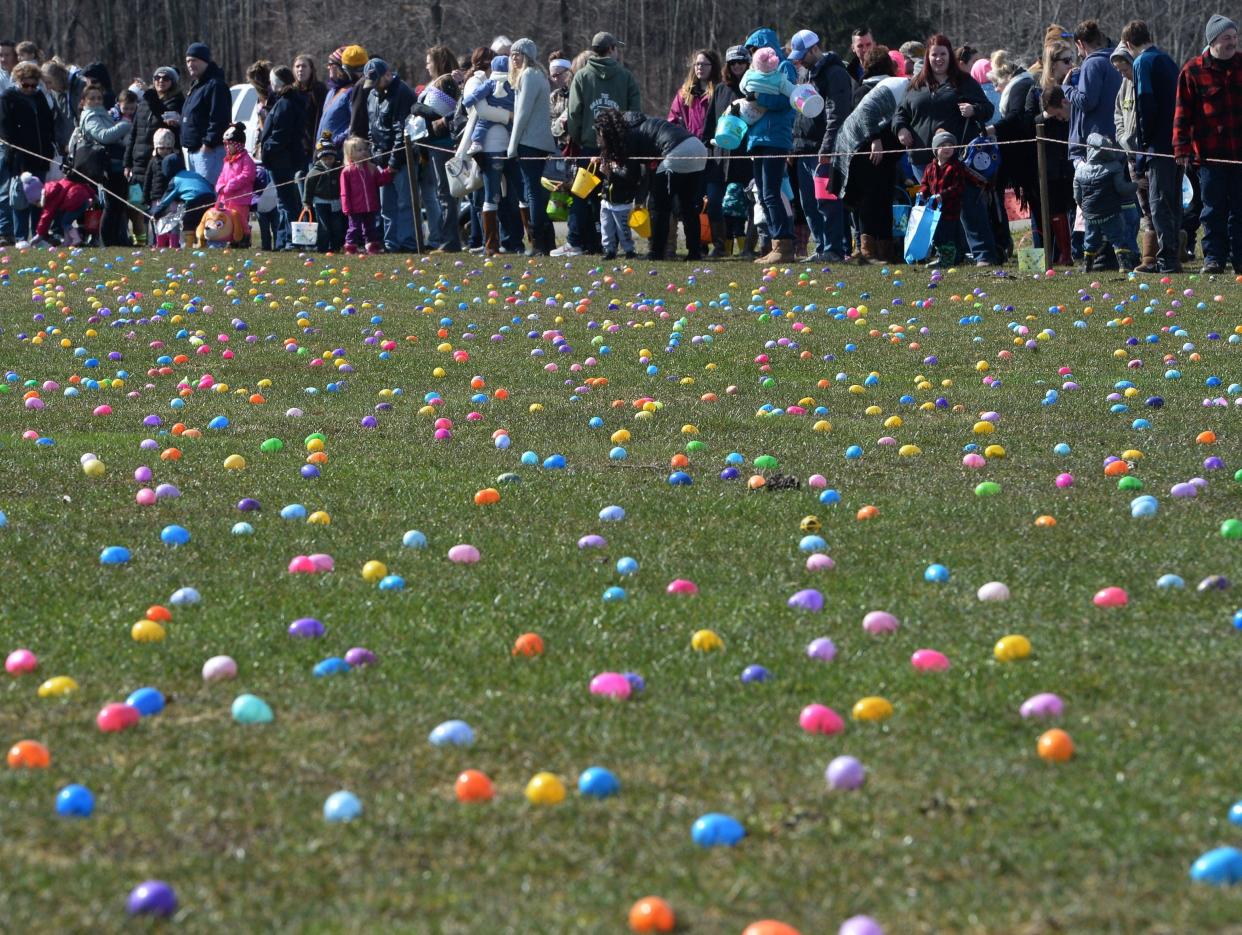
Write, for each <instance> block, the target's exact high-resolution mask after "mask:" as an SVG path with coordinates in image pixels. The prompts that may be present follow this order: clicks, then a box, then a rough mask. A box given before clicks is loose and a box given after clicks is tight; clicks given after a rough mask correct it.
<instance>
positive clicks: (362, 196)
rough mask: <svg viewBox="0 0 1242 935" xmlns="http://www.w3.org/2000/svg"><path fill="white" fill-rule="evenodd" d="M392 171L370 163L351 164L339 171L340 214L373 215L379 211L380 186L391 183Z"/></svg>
mask: <svg viewBox="0 0 1242 935" xmlns="http://www.w3.org/2000/svg"><path fill="white" fill-rule="evenodd" d="M392 177H393V171H392V169H376V168H375V166H374V164H372V163H370V162H351V163H349V164H348V165H347V166H345V168H344V169H342V170H341V213H343V214H345V215H347V216H348V215H351V214H374V213H375V212H376V211H378V210H379V209H380V197H379V190H380V186H382V185H387V184H388V183H389V182H391V181H392Z"/></svg>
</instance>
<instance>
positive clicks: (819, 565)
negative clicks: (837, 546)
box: [806, 552, 837, 571]
mask: <svg viewBox="0 0 1242 935" xmlns="http://www.w3.org/2000/svg"><path fill="white" fill-rule="evenodd" d="M836 566H837V563H836V562H835V561H833V559H832V557H831V556H829V555H825V554H824V553H822V552H813V553H811V554H810V555H808V556H807V557H806V570H807V571H831V570H832V569H833V568H835V567H836Z"/></svg>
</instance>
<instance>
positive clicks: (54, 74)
mask: <svg viewBox="0 0 1242 935" xmlns="http://www.w3.org/2000/svg"><path fill="white" fill-rule="evenodd" d="M40 71H41V72H42V74H43V88H44V90H45V91H46V92H47V103H48V106H49V107H51V109H52V139H53V140H55V142H56V151H57V152H58V153H60V154H61V155H62V156H63V155H64V154H65V153H66V152H68V151H69V138H70V137H71V136H73V128H74V127H76V126H77V125H78V121H77V117H76V116H75V115H74V113H73V110H72V105H71V104H70V103H69V69H68V68H66V67H65V63H64V62H62V61H61V60H60V59H58V58H52V59H49V60H48V61H46V62H44V63H43V66H42V68H40ZM177 109H178V111H180V108H179V107H178V108H177ZM180 117H181V114H180V113H178V114H177V118H178V119H180Z"/></svg>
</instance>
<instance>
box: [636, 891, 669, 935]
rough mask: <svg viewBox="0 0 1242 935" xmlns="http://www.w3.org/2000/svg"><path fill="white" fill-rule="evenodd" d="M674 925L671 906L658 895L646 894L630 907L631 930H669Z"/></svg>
mask: <svg viewBox="0 0 1242 935" xmlns="http://www.w3.org/2000/svg"><path fill="white" fill-rule="evenodd" d="M676 925H677V917H676V916H675V915H674V914H673V907H672V906H670V905H669V904H668V903H666V902H665V901H664V900H663V899H661V898H660V897H659V896H646V897H644V898H643V899H640V900H639V901H638V902H636V903H634V905H633V906H631V907H630V931H631V932H671V931H672V930H673V928H674V927H675V926H676Z"/></svg>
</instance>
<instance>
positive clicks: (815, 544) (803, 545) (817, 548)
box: [798, 535, 828, 552]
mask: <svg viewBox="0 0 1242 935" xmlns="http://www.w3.org/2000/svg"><path fill="white" fill-rule="evenodd" d="M827 548H828V543H827V542H825V541H824V537H823V536H815V535H810V536H803V537H802V538H801V539H799V540H798V551H799V552H823V551H826V550H827Z"/></svg>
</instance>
